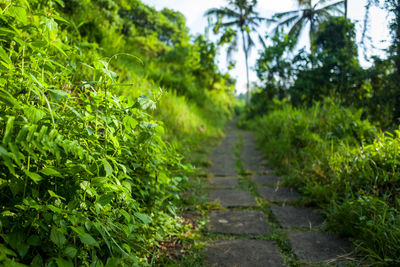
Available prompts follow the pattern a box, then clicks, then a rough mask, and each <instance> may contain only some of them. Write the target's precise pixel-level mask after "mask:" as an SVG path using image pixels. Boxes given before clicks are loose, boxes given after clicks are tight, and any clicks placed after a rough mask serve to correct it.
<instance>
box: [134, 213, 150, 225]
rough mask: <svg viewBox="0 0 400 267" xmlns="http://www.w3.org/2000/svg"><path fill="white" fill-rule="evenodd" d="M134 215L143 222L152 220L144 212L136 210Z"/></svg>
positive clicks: (146, 222) (147, 222)
mask: <svg viewBox="0 0 400 267" xmlns="http://www.w3.org/2000/svg"><path fill="white" fill-rule="evenodd" d="M135 216H136V217H137V218H138V219H139V220H141V221H142V222H143V223H144V224H149V223H151V222H152V221H153V220H152V219H151V218H150V217H149V216H148V215H146V214H144V213H140V212H136V213H135Z"/></svg>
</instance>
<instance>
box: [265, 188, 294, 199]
mask: <svg viewBox="0 0 400 267" xmlns="http://www.w3.org/2000/svg"><path fill="white" fill-rule="evenodd" d="M258 193H259V194H260V195H261V196H262V197H263V198H265V199H267V200H269V201H274V202H294V201H297V200H299V199H300V195H299V193H297V192H296V191H294V190H293V189H291V188H288V187H277V188H258Z"/></svg>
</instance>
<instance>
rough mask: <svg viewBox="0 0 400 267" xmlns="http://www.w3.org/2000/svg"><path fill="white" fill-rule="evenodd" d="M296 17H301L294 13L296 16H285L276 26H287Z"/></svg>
mask: <svg viewBox="0 0 400 267" xmlns="http://www.w3.org/2000/svg"><path fill="white" fill-rule="evenodd" d="M298 18H301V17H300V16H299V15H296V16H293V17H290V18H287V19H286V20H284V21H281V22H279V24H278V26H289V25H291V24H293V22H294V21H295V20H296V19H298Z"/></svg>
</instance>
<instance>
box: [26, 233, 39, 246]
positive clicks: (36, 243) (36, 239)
mask: <svg viewBox="0 0 400 267" xmlns="http://www.w3.org/2000/svg"><path fill="white" fill-rule="evenodd" d="M26 242H27V243H28V244H29V245H30V246H35V247H37V246H40V244H41V241H40V238H39V236H37V235H31V236H30V237H29V238H28V240H27V241H26Z"/></svg>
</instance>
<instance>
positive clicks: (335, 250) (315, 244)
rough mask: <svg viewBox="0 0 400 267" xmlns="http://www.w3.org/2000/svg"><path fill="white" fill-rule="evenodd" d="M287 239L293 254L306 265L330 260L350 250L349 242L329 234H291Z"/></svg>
mask: <svg viewBox="0 0 400 267" xmlns="http://www.w3.org/2000/svg"><path fill="white" fill-rule="evenodd" d="M288 237H289V240H290V243H291V245H292V248H293V252H294V253H295V254H296V255H297V257H298V258H299V259H300V260H302V261H305V262H306V263H317V262H322V261H328V260H332V259H335V258H337V257H340V256H342V255H345V254H348V253H350V252H351V250H352V246H351V244H350V242H348V241H347V240H344V239H340V238H339V237H338V236H336V235H335V234H331V233H321V232H291V233H288Z"/></svg>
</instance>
